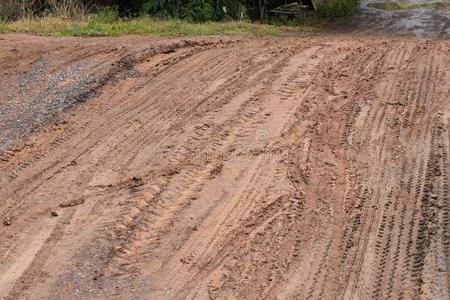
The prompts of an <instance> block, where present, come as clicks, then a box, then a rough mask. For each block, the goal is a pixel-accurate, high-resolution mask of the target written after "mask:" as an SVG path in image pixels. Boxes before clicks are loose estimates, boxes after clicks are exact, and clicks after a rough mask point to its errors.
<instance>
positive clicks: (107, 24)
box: [0, 15, 317, 36]
mask: <svg viewBox="0 0 450 300" xmlns="http://www.w3.org/2000/svg"><path fill="white" fill-rule="evenodd" d="M313 31H317V27H315V26H313V25H302V26H281V25H270V24H261V23H251V22H247V21H230V22H205V23H191V22H187V21H183V20H177V19H171V20H160V19H154V18H144V17H143V18H136V19H131V20H122V19H120V18H115V17H114V16H108V15H107V16H104V15H101V16H93V17H92V16H91V17H87V18H84V19H81V20H67V19H63V18H52V17H45V18H32V19H22V20H19V21H15V22H0V33H7V32H22V33H32V34H39V35H51V36H120V35H129V34H138V35H153V36H198V35H252V36H267V35H270V36H281V35H289V34H295V33H299V32H313Z"/></svg>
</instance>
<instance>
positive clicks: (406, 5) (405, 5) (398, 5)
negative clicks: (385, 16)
mask: <svg viewBox="0 0 450 300" xmlns="http://www.w3.org/2000/svg"><path fill="white" fill-rule="evenodd" d="M367 6H368V7H372V8H377V9H385V10H412V9H420V8H429V9H436V10H450V2H426V3H410V2H377V3H369V4H367Z"/></svg>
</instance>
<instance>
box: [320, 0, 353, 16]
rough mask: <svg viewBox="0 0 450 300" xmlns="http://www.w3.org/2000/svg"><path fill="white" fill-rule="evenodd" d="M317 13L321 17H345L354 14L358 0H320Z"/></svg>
mask: <svg viewBox="0 0 450 300" xmlns="http://www.w3.org/2000/svg"><path fill="white" fill-rule="evenodd" d="M317 2H318V5H317V14H318V16H320V17H324V18H331V19H344V18H348V17H350V16H352V15H353V13H354V12H355V9H356V6H357V5H358V0H318V1H317Z"/></svg>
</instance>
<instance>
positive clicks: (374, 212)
mask: <svg viewBox="0 0 450 300" xmlns="http://www.w3.org/2000/svg"><path fill="white" fill-rule="evenodd" d="M0 39H1V41H0V78H1V80H0V90H1V91H2V92H1V94H0V106H1V107H0V130H1V136H0V150H1V153H2V154H1V156H0V214H1V218H2V222H3V224H0V297H4V298H5V299H185V298H189V299H194V298H195V299H206V298H213V299H260V298H266V299H275V298H278V299H319V298H321V299H379V298H390V299H400V298H402V299H448V298H449V270H450V268H449V264H450V245H449V236H448V235H449V232H450V225H449V213H450V211H449V210H450V203H449V201H450V200H449V194H448V193H449V174H448V172H449V139H450V133H449V120H450V102H449V101H450V89H449V86H450V85H449V83H450V42H449V41H439V40H434V41H429V40H424V39H419V38H410V37H404V38H399V37H396V38H386V37H384V38H383V37H352V36H351V35H345V34H338V35H317V36H303V37H295V38H280V39H276V38H267V39H264V38H259V39H257V38H248V39H247V38H239V39H234V38H208V39H179V38H176V39H155V38H143V37H126V38H94V39H81V38H50V37H32V36H24V35H1V36H0Z"/></svg>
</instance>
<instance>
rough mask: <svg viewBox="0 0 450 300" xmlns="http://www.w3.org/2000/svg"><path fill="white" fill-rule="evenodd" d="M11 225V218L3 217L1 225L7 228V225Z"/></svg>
mask: <svg viewBox="0 0 450 300" xmlns="http://www.w3.org/2000/svg"><path fill="white" fill-rule="evenodd" d="M11 224H12V220H11V217H5V218H4V219H3V225H5V226H9V225H11Z"/></svg>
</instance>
